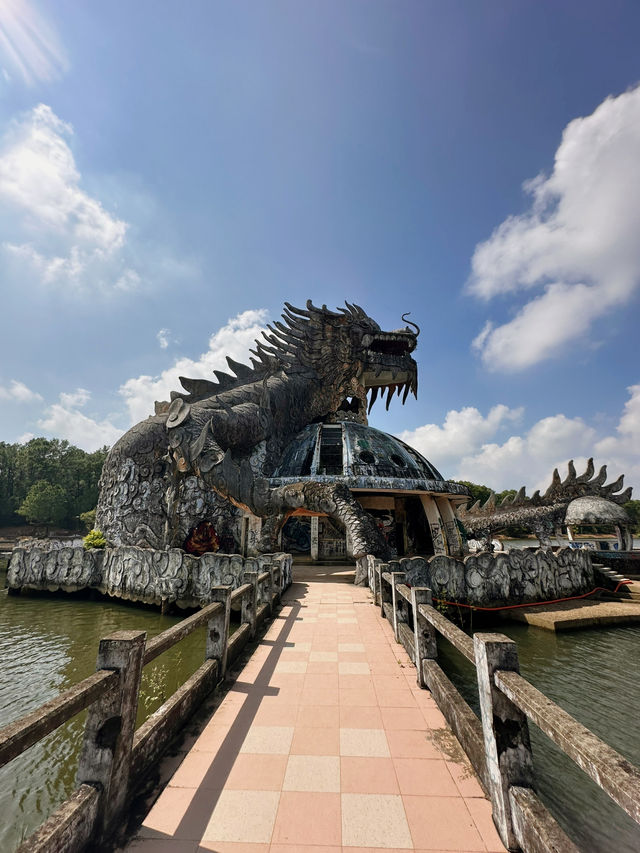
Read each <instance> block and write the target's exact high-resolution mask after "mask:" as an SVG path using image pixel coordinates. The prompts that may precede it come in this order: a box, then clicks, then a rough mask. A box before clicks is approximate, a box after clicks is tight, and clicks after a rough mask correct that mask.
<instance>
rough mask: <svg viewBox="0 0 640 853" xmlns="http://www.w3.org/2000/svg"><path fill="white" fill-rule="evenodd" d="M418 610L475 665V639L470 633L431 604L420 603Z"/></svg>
mask: <svg viewBox="0 0 640 853" xmlns="http://www.w3.org/2000/svg"><path fill="white" fill-rule="evenodd" d="M418 610H419V612H420V613H421V614H422V616H424V618H425V619H427V620H428V621H429V622H430V623H431V624H432V625H433V627H434V628H435V629H436V630H437V631H438V633H439V634H442V636H443V637H445V639H447V640H449V642H450V643H451V645H452V646H454V647H455V648H456V649H457V650H458V651H459V652H460V654H462V655H464V656H465V657H466V659H467V660H468V661H470V662H471V663H472V664H473V665H474V666H475V664H476V655H475V652H474V650H473V640H472V639H471V637H470V636H469V635H468V634H465V632H464V631H463V630H462V628H458V626H457V625H454V624H453V622H452V621H451V620H450V619H447V617H446V616H445V615H444V614H442V613H439V612H438V611H437V610H436V609H435V607H433V606H432V605H430V604H420V605H419V606H418Z"/></svg>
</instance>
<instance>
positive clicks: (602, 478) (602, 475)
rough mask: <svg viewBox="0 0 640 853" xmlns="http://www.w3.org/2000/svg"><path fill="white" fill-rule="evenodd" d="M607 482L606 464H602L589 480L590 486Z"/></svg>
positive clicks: (602, 484)
mask: <svg viewBox="0 0 640 853" xmlns="http://www.w3.org/2000/svg"><path fill="white" fill-rule="evenodd" d="M606 482H607V466H606V465H603V466H602V467H601V468H600V470H599V471H598V473H597V474H596V476H595V477H594V478H593V480H592V481H591V485H592V486H604V484H605V483H606Z"/></svg>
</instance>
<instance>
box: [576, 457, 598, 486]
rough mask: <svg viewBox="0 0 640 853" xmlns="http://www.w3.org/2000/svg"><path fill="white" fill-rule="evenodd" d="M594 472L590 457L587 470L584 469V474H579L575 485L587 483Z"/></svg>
mask: <svg viewBox="0 0 640 853" xmlns="http://www.w3.org/2000/svg"><path fill="white" fill-rule="evenodd" d="M594 471H595V468H594V467H593V457H591V458H590V459H589V460H588V461H587V468H586V470H585V472H584V474H580V476H579V477H577V478H576V482H577V483H588V482H589V480H590V479H591V478H592V477H593V472H594Z"/></svg>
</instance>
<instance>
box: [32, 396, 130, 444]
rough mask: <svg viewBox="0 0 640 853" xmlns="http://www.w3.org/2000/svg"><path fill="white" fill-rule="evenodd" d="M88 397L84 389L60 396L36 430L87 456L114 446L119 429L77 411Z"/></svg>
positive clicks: (106, 421)
mask: <svg viewBox="0 0 640 853" xmlns="http://www.w3.org/2000/svg"><path fill="white" fill-rule="evenodd" d="M90 397H91V395H90V393H89V392H88V391H87V390H86V389H85V388H77V389H76V390H75V391H74V392H72V393H62V394H60V398H59V402H58V403H54V404H53V405H52V406H48V407H47V408H46V409H45V411H44V417H42V418H41V419H40V420H39V421H38V426H39V427H41V428H42V429H43V430H45V431H46V432H49V433H51V435H53V436H55V437H56V438H61V439H66V440H67V441H69V442H70V443H71V444H74V445H75V446H76V447H81V448H82V449H83V450H87V451H89V452H91V451H93V450H98V449H99V448H100V447H102V446H103V445H105V444H108V445H112V444H114V443H115V442H116V441H117V440H118V439H119V438H120V436H121V435H122V430H121V429H120V428H119V427H117V426H114V425H113V424H112V423H111V422H110V421H108V420H103V421H98V420H95V419H93V418H90V417H88V416H87V415H85V414H84V413H83V412H80V411H79V408H80V407H82V406H84V405H86V403H88V401H89V399H90Z"/></svg>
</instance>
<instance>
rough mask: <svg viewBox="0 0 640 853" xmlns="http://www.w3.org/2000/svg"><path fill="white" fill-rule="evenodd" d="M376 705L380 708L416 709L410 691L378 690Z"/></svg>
mask: <svg viewBox="0 0 640 853" xmlns="http://www.w3.org/2000/svg"><path fill="white" fill-rule="evenodd" d="M376 693H377V696H378V704H379V705H380V707H381V708H416V707H417V705H416V700H415V699H414V698H413V694H412V692H411V691H410V690H408V689H404V690H378V689H376Z"/></svg>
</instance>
